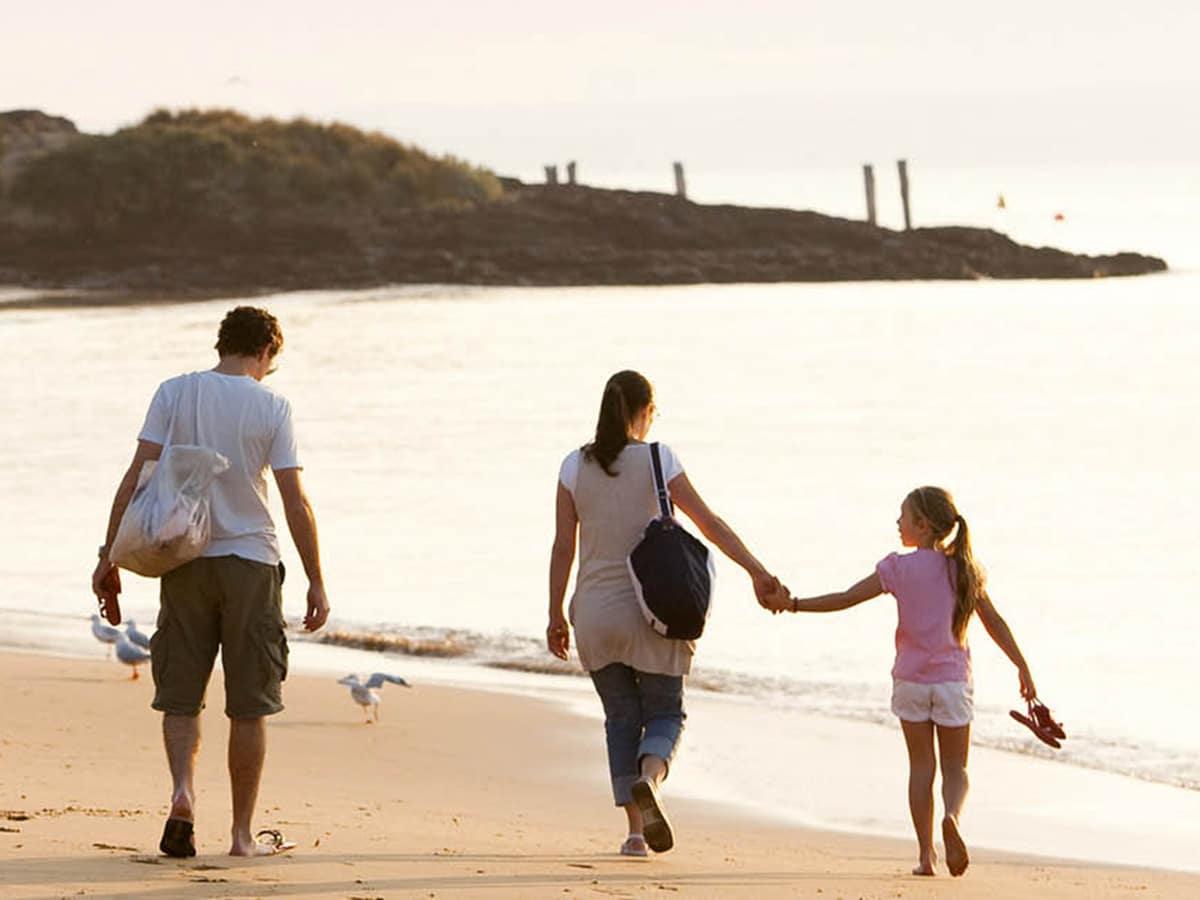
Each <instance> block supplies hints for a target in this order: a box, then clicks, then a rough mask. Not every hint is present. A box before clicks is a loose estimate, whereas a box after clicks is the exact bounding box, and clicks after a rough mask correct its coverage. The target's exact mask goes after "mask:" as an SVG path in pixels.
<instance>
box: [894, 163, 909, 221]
mask: <svg viewBox="0 0 1200 900" xmlns="http://www.w3.org/2000/svg"><path fill="white" fill-rule="evenodd" d="M896 168H897V169H899V170H900V200H901V201H902V202H903V203H904V230H905V231H912V214H911V212H910V210H909V205H908V160H907V159H898V160H896Z"/></svg>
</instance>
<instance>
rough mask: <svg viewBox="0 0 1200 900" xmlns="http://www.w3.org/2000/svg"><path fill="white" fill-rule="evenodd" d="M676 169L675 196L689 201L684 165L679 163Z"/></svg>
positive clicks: (676, 164) (675, 165)
mask: <svg viewBox="0 0 1200 900" xmlns="http://www.w3.org/2000/svg"><path fill="white" fill-rule="evenodd" d="M674 167H675V196H676V197H682V198H683V199H685V200H686V199H687V180H686V179H685V178H684V177H683V163H681V162H677V163H675V164H674Z"/></svg>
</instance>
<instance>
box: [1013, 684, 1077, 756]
mask: <svg viewBox="0 0 1200 900" xmlns="http://www.w3.org/2000/svg"><path fill="white" fill-rule="evenodd" d="M1028 706H1029V715H1027V716H1026V715H1023V714H1022V713H1019V712H1017V711H1016V710H1015V709H1013V710H1009V713H1008V714H1009V715H1010V716H1012V717H1013V718H1014V719H1016V720H1017V721H1018V722H1020V723H1021V724H1022V725H1024V726H1025V727H1026V728H1028V729H1029V730H1030V731H1032V732H1033V734H1034V736H1035V737H1036V738H1037V739H1038V740H1039V741H1041V742H1042V743H1043V744H1048V745H1050V746H1051V747H1053V748H1055V749H1056V750H1057V749H1059V748H1060V747H1062V744H1061V743H1059V741H1064V740H1066V738H1067V733H1066V732H1065V731H1063V727H1062V723H1060V722H1056V721H1054V717H1053V716H1052V715H1051V714H1050V708H1049V707H1048V706H1046V704H1044V703H1042V702H1041V701H1040V700H1038V698H1037V697H1034V698H1032V699H1030V700H1029V703H1028Z"/></svg>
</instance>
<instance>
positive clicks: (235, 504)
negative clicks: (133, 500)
mask: <svg viewBox="0 0 1200 900" xmlns="http://www.w3.org/2000/svg"><path fill="white" fill-rule="evenodd" d="M172 413H174V415H175V421H174V424H173V425H172V422H171V418H172ZM168 430H170V432H171V433H170V434H169V435H168ZM138 438H139V439H140V440H143V441H151V442H153V443H155V444H163V445H166V444H168V443H171V444H197V445H199V446H202V447H209V448H211V449H213V450H216V451H218V452H219V453H222V454H224V456H225V457H226V458H227V459H228V460H229V468H228V469H227V470H226V471H225V472H222V473H221V474H220V475H218V476H217V477H216V479H215V480H214V481H213V483H212V491H211V497H212V541H211V542H210V543H209V545H208V548H207V549H206V550H205V551H204V554H203V555H204V556H240V557H242V558H243V559H250V560H255V561H257V562H262V563H266V564H268V565H272V566H273V565H275V564H276V563H278V562H279V539H278V537H277V535H276V533H275V523H274V522H272V521H271V513H270V511H269V509H268V507H267V480H266V472H267V467H268V466H270V467H271V468H272V469H273V470H276V471H278V470H279V469H299V468H302V466H301V465H300V456H299V453H298V451H297V449H296V435H295V432H294V431H293V429H292V407H291V404H289V403H288V401H287V399H286V398H285V397H283V396H282V395H281V394H278V393H276V392H275V391H273V390H271V388H269V387H267V386H266V385H264V384H262V383H260V382H258V381H255V380H254V379H253V378H251V377H250V376H249V375H224V374H222V373H220V372H213V371H207V372H192V373H190V374H188V375H180V376H178V377H176V378H171V379H169V380H167V381H164V382H163V383H162V384H160V385H159V386H158V390H157V391H155V393H154V399H153V400H151V401H150V409H149V411H148V412H147V413H146V421H145V423H144V424H143V425H142V430H141V433H140V434H139V435H138Z"/></svg>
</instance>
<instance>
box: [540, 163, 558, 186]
mask: <svg viewBox="0 0 1200 900" xmlns="http://www.w3.org/2000/svg"><path fill="white" fill-rule="evenodd" d="M542 168H543V169H545V170H546V184H558V166H543V167H542Z"/></svg>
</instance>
